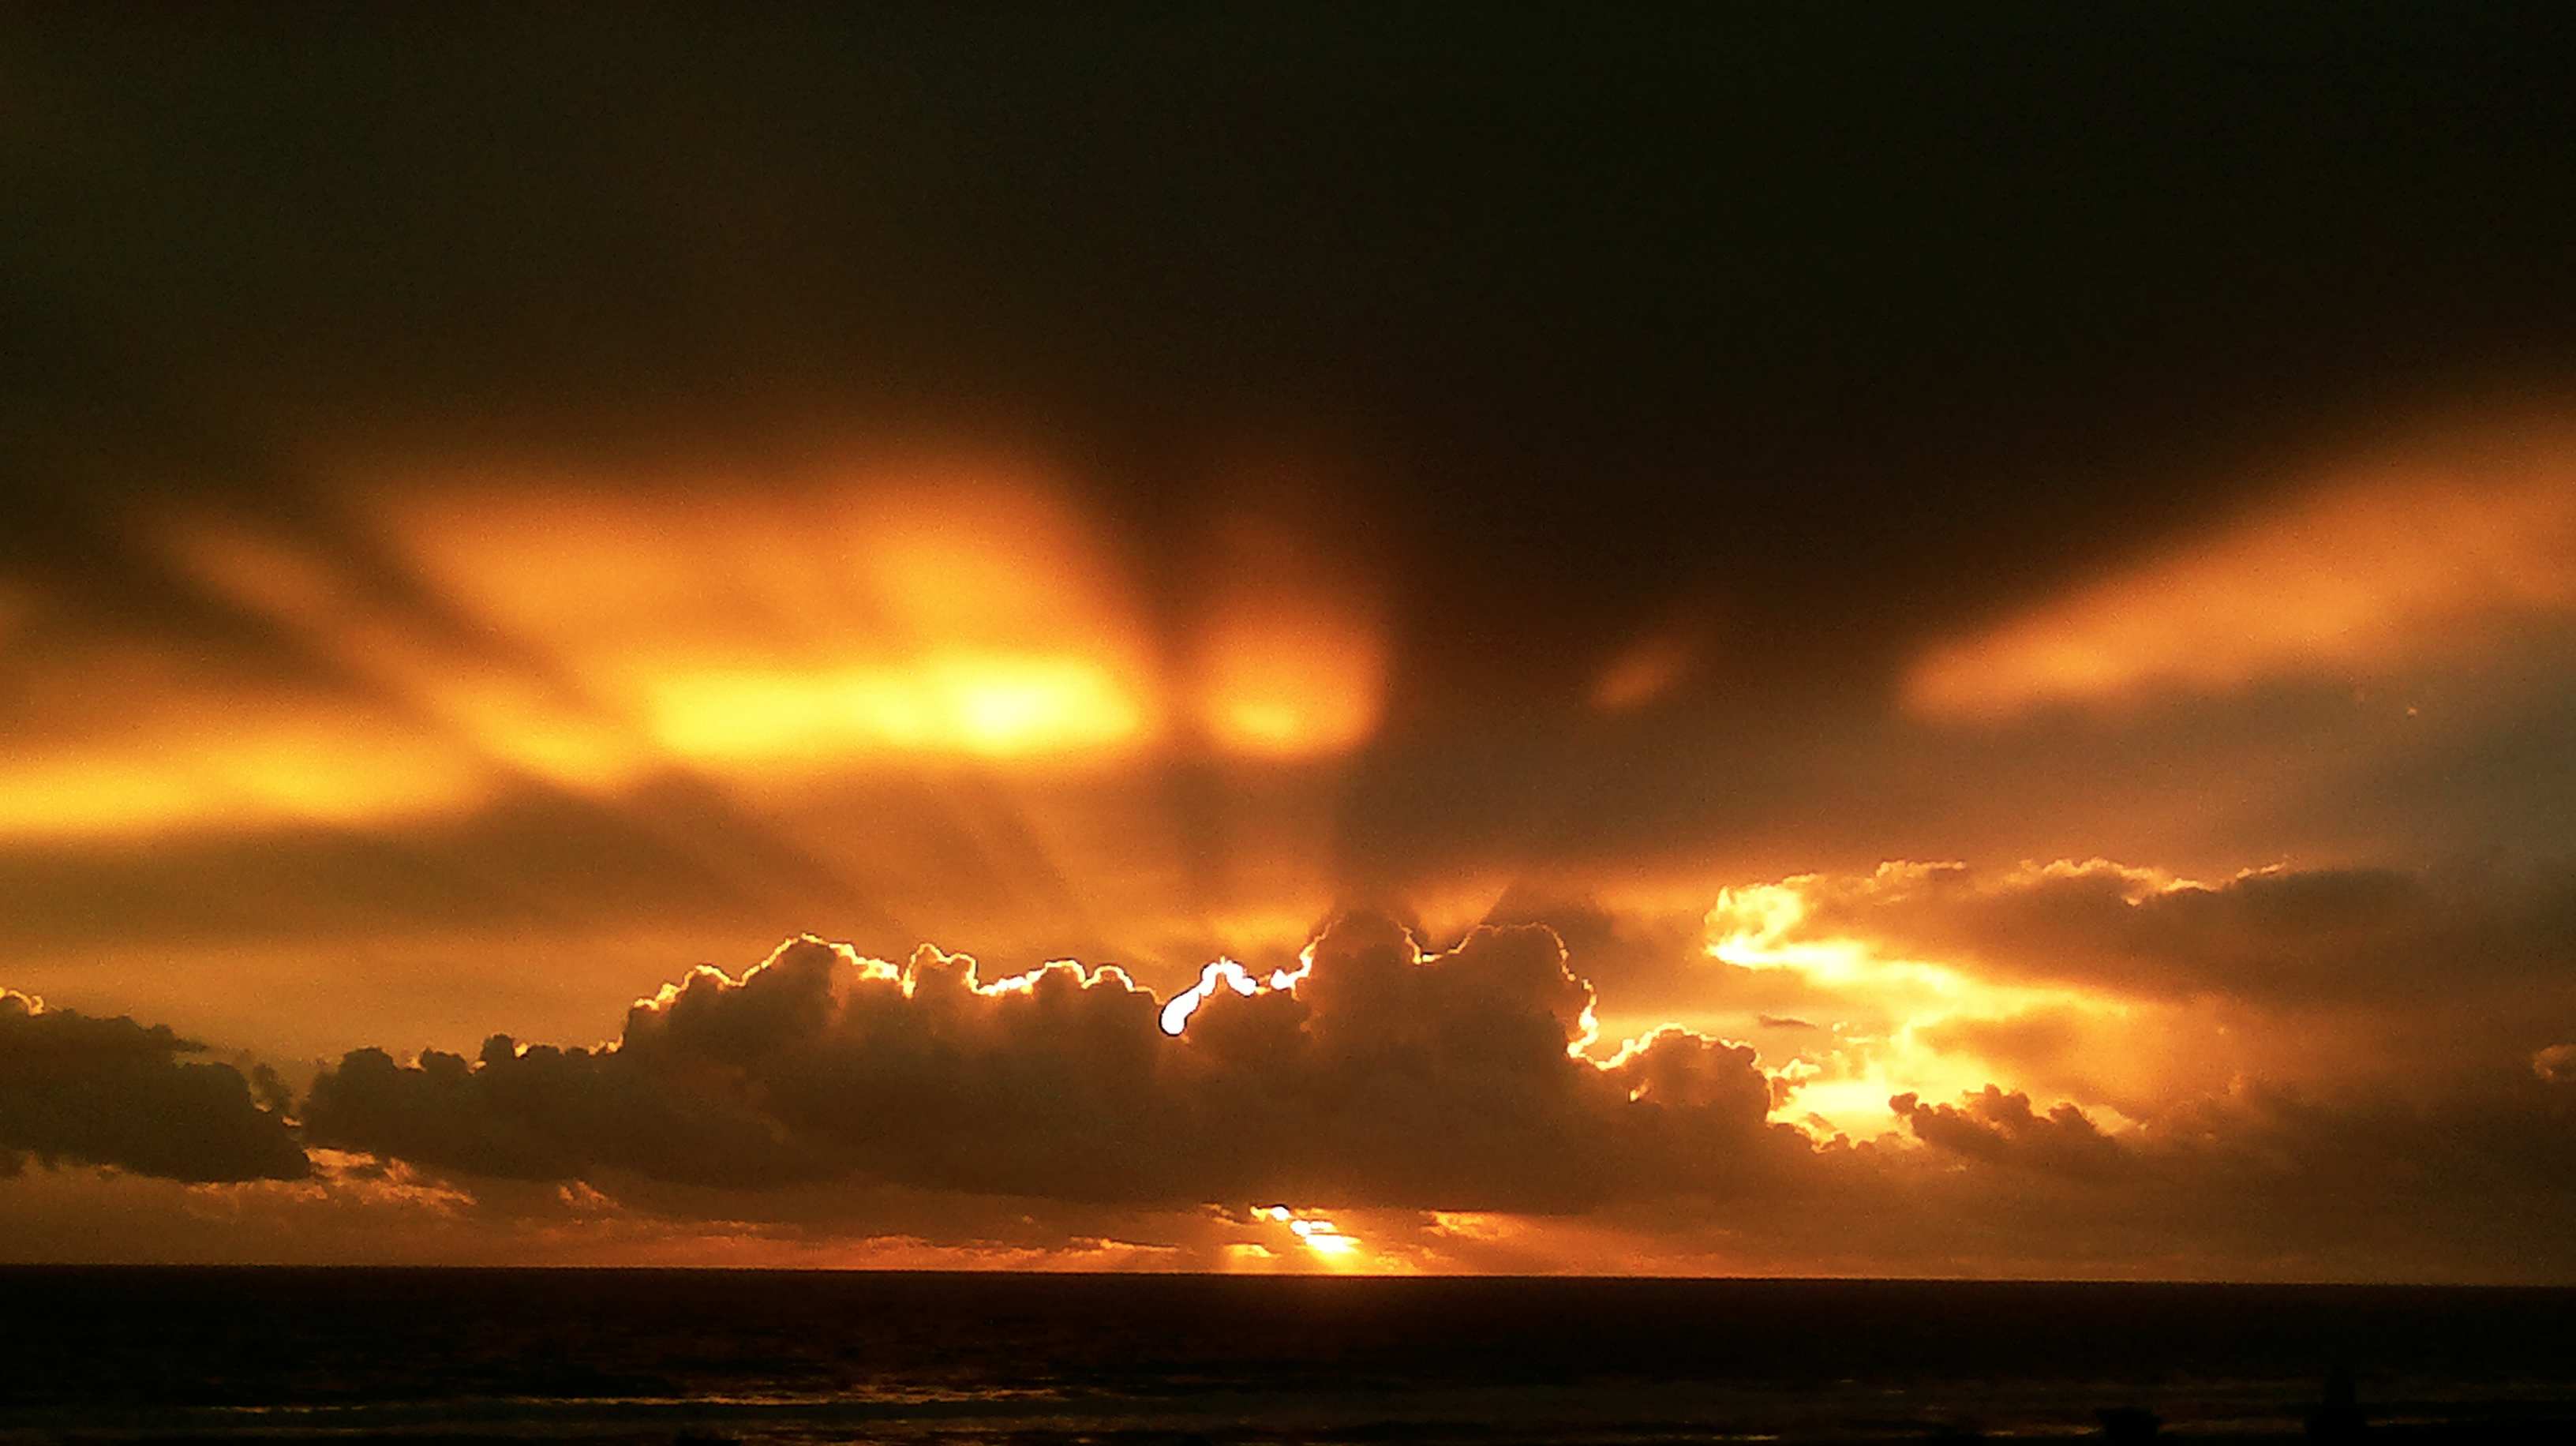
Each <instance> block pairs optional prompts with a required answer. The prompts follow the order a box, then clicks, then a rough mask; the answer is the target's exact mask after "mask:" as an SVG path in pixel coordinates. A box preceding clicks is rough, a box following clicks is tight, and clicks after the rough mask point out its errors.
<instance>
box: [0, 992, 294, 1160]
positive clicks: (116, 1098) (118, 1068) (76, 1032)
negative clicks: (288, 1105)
mask: <svg viewBox="0 0 2576 1446" xmlns="http://www.w3.org/2000/svg"><path fill="white" fill-rule="evenodd" d="M204 1048H205V1046H203V1045H200V1044H195V1043H192V1042H190V1041H188V1040H184V1039H181V1038H179V1037H178V1036H177V1035H175V1034H172V1033H171V1032H170V1029H169V1026H167V1025H154V1026H152V1027H150V1028H146V1027H144V1026H143V1025H140V1024H137V1023H135V1022H134V1021H133V1020H131V1019H125V1018H116V1019H94V1018H91V1017H89V1016H87V1015H83V1014H78V1013H75V1012H73V1011H71V1010H68V1009H47V1008H45V1007H44V1005H43V1003H42V1002H41V1001H39V1000H36V999H31V998H29V997H28V996H26V995H24V994H20V993H18V992H16V991H15V990H0V1173H9V1174H15V1173H17V1172H18V1171H20V1170H23V1169H24V1168H25V1167H26V1156H28V1155H34V1156H35V1157H37V1158H38V1159H40V1160H43V1161H45V1162H46V1163H49V1164H52V1163H61V1162H76V1163H81V1164H90V1165H109V1166H113V1167H115V1168H117V1169H119V1170H126V1171H131V1172H133V1173H135V1174H138V1175H152V1176H158V1177H160V1178H162V1179H167V1180H191V1181H218V1180H295V1179H301V1178H303V1177H304V1175H305V1174H306V1173H307V1170H308V1166H307V1164H306V1162H305V1157H304V1151H303V1150H302V1149H301V1148H300V1147H299V1146H298V1145H297V1144H296V1142H295V1140H294V1139H293V1137H292V1136H291V1135H290V1134H289V1133H288V1131H287V1128H286V1125H285V1123H284V1122H283V1121H282V1120H281V1119H280V1118H279V1117H278V1116H277V1115H276V1114H275V1113H273V1112H271V1111H269V1110H264V1109H262V1108H260V1105H259V1103H258V1102H257V1101H256V1100H254V1098H253V1081H251V1080H250V1079H246V1078H244V1077H243V1075H242V1073H241V1071H240V1070H237V1069H235V1068H233V1067H232V1066H231V1065H229V1064H219V1063H213V1062H208V1061H198V1060H188V1059H183V1058H181V1056H183V1055H187V1054H192V1053H197V1052H201V1051H202V1050H203V1049H204ZM258 1083H259V1085H260V1092H261V1093H263V1094H270V1095H274V1094H275V1093H276V1092H277V1086H276V1083H275V1081H274V1079H273V1078H272V1077H269V1076H267V1075H265V1074H262V1076H261V1078H260V1080H259V1081H258Z"/></svg>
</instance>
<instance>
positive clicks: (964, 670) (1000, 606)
mask: <svg viewBox="0 0 2576 1446" xmlns="http://www.w3.org/2000/svg"><path fill="white" fill-rule="evenodd" d="M378 506H379V509H380V511H381V514H382V517H383V525H384V526H385V528H386V529H387V531H388V532H389V534H390V535H391V536H392V537H393V538H394V539H395V541H396V543H397V545H398V546H399V547H400V549H401V551H402V553H403V555H404V556H405V557H406V559H407V560H408V561H409V562H410V563H411V564H412V565H413V566H414V567H415V568H416V569H417V570H418V571H419V572H420V573H421V575H422V576H423V577H425V578H427V579H428V580H429V581H430V583H431V584H432V586H434V587H435V588H436V589H437V591H438V592H439V593H440V595H441V596H443V597H444V598H446V599H447V600H448V601H449V602H450V603H452V604H453V605H454V606H456V607H457V608H459V609H461V610H462V611H464V612H465V613H467V614H469V615H470V616H472V617H474V618H476V619H477V620H479V621H480V622H482V623H483V624H484V625H485V626H487V627H488V628H490V629H491V630H492V631H493V632H494V633H495V634H496V635H498V636H499V637H500V638H501V639H503V640H505V641H506V643H507V644H508V645H509V646H510V647H511V648H512V649H513V650H515V651H517V652H519V653H521V654H523V655H527V656H533V657H535V658H539V659H543V660H545V662H546V663H547V664H548V665H549V667H550V668H551V669H552V670H554V671H556V672H559V673H560V675H561V676H563V677H566V678H569V679H571V680H572V681H574V682H575V683H576V684H578V685H579V687H580V688H581V689H582V690H583V692H584V693H585V694H586V695H587V696H588V697H589V698H590V699H592V700H594V703H595V704H596V705H597V706H599V707H602V708H604V709H606V710H607V711H608V712H609V713H610V714H611V716H612V717H614V718H617V719H619V720H621V721H622V722H623V723H625V724H626V725H627V726H629V727H631V728H632V729H633V730H635V731H636V732H637V733H639V734H640V735H641V736H642V737H644V738H647V739H649V740H650V741H651V743H652V745H653V746H654V747H655V748H657V749H658V750H659V751H660V752H662V753H663V754H665V755H667V756H668V757H669V758H670V759H672V760H674V761H677V762H680V763H684V764H689V765H696V766H703V767H707V768H711V769H715V770H718V771H742V770H763V771H765V770H777V769H782V768H783V769H791V770H792V769H798V768H812V767H818V766H826V767H828V766H834V765H842V764H864V763H865V762H867V761H868V760H870V759H874V758H879V757H883V756H889V755H891V756H906V755H915V756H921V755H927V756H937V755H942V754H946V755H957V756H964V757H971V758H978V759H997V760H998V759H1044V758H1049V757H1058V756H1072V755H1081V754H1086V753H1093V752H1098V751H1102V750H1127V749H1133V748H1135V747H1137V746H1139V745H1141V744H1143V743H1145V742H1148V741H1150V740H1151V739H1152V738H1153V737H1154V736H1155V735H1156V734H1157V732H1158V730H1159V729H1160V727H1161V718H1160V703H1159V683H1158V675H1157V670H1156V666H1155V662H1154V657H1155V648H1154V645H1153V643H1152V641H1151V639H1150V638H1149V637H1148V635H1147V633H1146V631H1145V628H1144V626H1143V624H1142V621H1141V618H1140V616H1139V614H1138V613H1137V611H1136V608H1135V606H1134V604H1133V602H1132V601H1131V600H1130V599H1129V597H1128V596H1127V589H1126V584H1125V581H1124V578H1123V575H1122V573H1121V571H1120V569H1119V568H1117V567H1116V566H1115V565H1114V563H1113V562H1112V560H1111V556H1110V552H1109V549H1108V547H1107V545H1106V543H1105V541H1104V539H1102V538H1101V537H1100V536H1099V535H1098V534H1097V533H1096V532H1095V530H1093V529H1092V528H1091V527H1089V526H1088V525H1087V524H1086V523H1085V521H1084V520H1083V519H1082V517H1081V516H1080V515H1079V514H1078V513H1077V512H1076V511H1075V510H1074V509H1073V508H1072V507H1071V505H1070V504H1069V503H1068V502H1067V501H1066V500H1065V499H1064V497H1063V496H1062V494H1061V493H1060V491H1059V490H1058V489H1056V488H1055V487H1054V486H1053V485H1051V484H1050V483H1049V481H1048V480H1047V479H1046V478H1045V477H1043V476H1042V475H1040V474H1038V473H1036V472H1034V471H1032V470H1031V469H1029V468H1027V467H1024V466H1018V465H1013V464H1000V463H993V462H981V461H974V460H970V459H934V460H929V461H924V462H920V463H917V464H888V465H885V466H877V467H861V468H858V469H855V472H854V475H852V476H851V477H850V478H848V479H847V480H838V481H829V482H821V483H814V484H810V485H800V486H771V487H767V488H759V489H743V488H724V489H720V490H699V489H688V488H669V489H665V490H661V491H638V490H634V489H631V488H629V489H612V488H608V487H605V486H601V487H596V488H590V489H581V488H566V487H540V486H535V485H525V486H518V487H510V488H487V489H473V490H469V491H465V492H452V493H447V494H425V495H411V494H405V495H401V496H388V497H387V498H386V499H384V500H383V501H381V502H380V503H379V504H378Z"/></svg>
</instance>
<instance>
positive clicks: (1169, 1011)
mask: <svg viewBox="0 0 2576 1446" xmlns="http://www.w3.org/2000/svg"><path fill="white" fill-rule="evenodd" d="M1314 967H1315V951H1314V947H1313V946H1312V945H1309V946H1308V947H1307V949H1306V952H1305V953H1303V954H1301V955H1300V956H1298V964H1297V967H1296V968H1295V969H1273V970H1271V971H1270V977H1269V978H1268V979H1255V978H1254V977H1253V976H1252V975H1251V974H1250V973H1249V972H1247V971H1246V970H1245V969H1244V967H1243V966H1242V965H1240V964H1237V963H1236V962H1234V961H1233V960H1231V959H1219V960H1217V961H1216V962H1215V963H1213V964H1210V965H1209V966H1207V967H1206V968H1205V969H1202V970H1200V971H1199V982H1198V983H1196V984H1193V985H1191V986H1190V987H1189V988H1187V989H1184V990H1182V991H1181V992H1180V993H1178V994H1175V995H1173V996H1172V997H1171V999H1170V1000H1168V1001H1166V1002H1165V1003H1164V1005H1163V1012H1162V1015H1161V1024H1162V1028H1163V1032H1164V1033H1165V1034H1168V1035H1172V1036H1174V1037H1178V1036H1179V1035H1180V1033H1181V1032H1182V1031H1183V1030H1185V1029H1187V1028H1188V1027H1189V1023H1190V1016H1191V1015H1193V1014H1195V1013H1197V1012H1198V1007H1199V1005H1200V1003H1201V1002H1203V1001H1204V1000H1206V999H1207V997H1208V996H1209V995H1211V994H1214V993H1215V992H1216V991H1217V990H1218V988H1220V987H1223V988H1226V989H1231V990H1233V991H1234V992H1235V993H1237V994H1239V995H1242V996H1243V997H1244V998H1246V999H1249V998H1251V997H1252V996H1253V995H1255V994H1266V993H1270V992H1273V991H1277V992H1279V993H1286V992H1288V991H1290V990H1293V989H1295V988H1296V987H1297V981H1298V980H1300V979H1303V978H1305V977H1306V975H1307V974H1308V973H1309V972H1311V971H1312V970H1313V969H1314Z"/></svg>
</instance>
